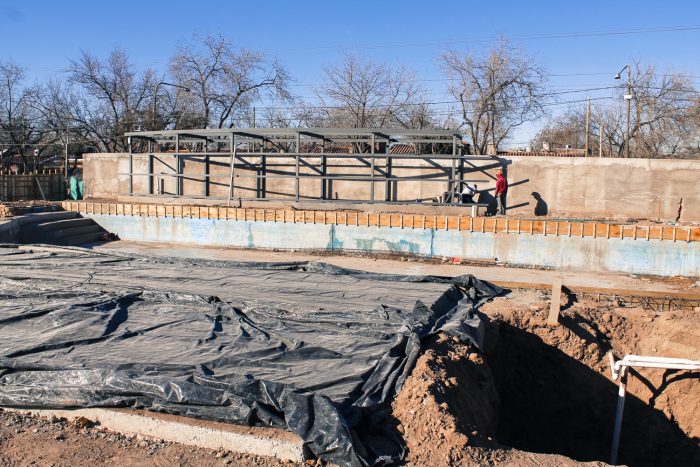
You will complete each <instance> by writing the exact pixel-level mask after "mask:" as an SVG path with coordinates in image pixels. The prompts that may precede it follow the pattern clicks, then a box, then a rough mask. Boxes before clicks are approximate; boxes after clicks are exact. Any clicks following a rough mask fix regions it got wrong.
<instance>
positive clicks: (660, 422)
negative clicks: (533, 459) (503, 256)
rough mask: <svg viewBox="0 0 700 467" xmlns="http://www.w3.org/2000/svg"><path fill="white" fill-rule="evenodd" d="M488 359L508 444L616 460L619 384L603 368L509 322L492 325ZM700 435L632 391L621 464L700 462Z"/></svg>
mask: <svg viewBox="0 0 700 467" xmlns="http://www.w3.org/2000/svg"><path fill="white" fill-rule="evenodd" d="M489 334H490V339H491V350H490V352H489V355H488V363H489V365H490V367H491V371H492V374H493V377H494V380H495V384H496V388H497V389H496V390H497V392H498V396H499V400H500V405H499V409H498V423H497V428H496V434H495V436H496V439H497V440H498V442H499V443H500V444H503V445H507V446H512V447H514V448H517V449H520V450H523V451H530V452H537V453H548V454H561V455H564V456H567V457H570V458H572V459H575V460H577V461H603V462H608V461H609V456H610V444H611V438H612V428H613V420H614V415H615V407H616V403H617V389H618V387H617V385H616V384H614V383H612V382H611V381H610V380H608V379H607V378H606V377H605V376H604V375H603V374H601V373H599V372H598V371H596V370H595V369H593V368H591V367H589V366H587V365H586V364H584V363H582V362H581V361H579V360H577V359H575V358H572V357H571V356H569V355H568V354H567V353H565V352H563V351H562V350H560V349H559V348H558V347H556V346H553V345H548V344H547V343H545V342H544V341H543V340H542V339H541V338H540V337H539V336H537V335H536V334H534V333H531V332H528V331H527V330H525V329H521V328H520V327H518V326H515V325H513V324H511V323H508V322H505V321H495V322H492V323H491V324H490V331H489ZM699 459H700V448H699V446H698V440H697V439H694V438H691V437H689V436H687V435H686V434H685V433H684V432H683V431H682V430H681V429H680V428H679V426H678V425H677V424H676V423H674V422H673V421H671V420H669V419H668V418H667V417H665V416H664V414H663V412H662V411H661V410H658V409H655V408H653V407H650V405H649V404H648V403H647V402H645V401H642V400H640V399H639V398H637V397H635V396H633V395H632V394H630V393H628V395H627V401H626V404H625V413H624V419H623V427H622V439H621V449H620V454H619V458H618V463H620V464H626V465H629V466H633V467H634V466H659V465H668V466H678V465H698V460H699Z"/></svg>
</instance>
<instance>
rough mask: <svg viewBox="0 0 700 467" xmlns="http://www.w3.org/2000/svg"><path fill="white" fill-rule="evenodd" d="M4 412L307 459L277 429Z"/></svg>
mask: <svg viewBox="0 0 700 467" xmlns="http://www.w3.org/2000/svg"><path fill="white" fill-rule="evenodd" d="M4 409H5V410H9V411H11V410H17V411H22V412H24V411H29V412H30V413H32V414H35V415H39V416H43V417H51V416H52V415H53V416H56V417H58V418H61V417H62V418H66V419H68V420H72V419H75V418H78V417H85V418H87V419H88V420H91V421H94V422H97V423H99V425H100V426H101V427H102V428H105V429H107V430H111V431H115V432H119V433H124V434H128V435H141V436H146V437H149V438H154V439H162V440H165V441H171V442H175V443H180V444H186V445H189V446H197V447H201V448H206V449H214V450H218V449H226V450H228V451H233V452H239V453H245V454H253V455H258V456H272V457H276V458H278V459H281V460H285V461H292V462H304V460H305V458H306V456H305V450H304V443H303V441H302V439H301V438H299V437H298V436H296V435H295V434H293V433H291V432H288V431H285V430H281V429H278V428H267V427H266V428H258V427H243V426H238V425H230V424H227V423H219V422H209V421H204V420H195V419H191V418H187V417H181V416H175V415H168V414H159V413H152V412H145V411H134V410H129V409H99V408H90V409H71V410H43V409H26V410H25V409H22V410H20V409H12V408H6V407H5V408H4Z"/></svg>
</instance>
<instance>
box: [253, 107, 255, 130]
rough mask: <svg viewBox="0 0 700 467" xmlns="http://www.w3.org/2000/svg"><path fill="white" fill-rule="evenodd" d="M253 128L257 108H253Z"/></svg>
mask: <svg viewBox="0 0 700 467" xmlns="http://www.w3.org/2000/svg"><path fill="white" fill-rule="evenodd" d="M253 128H255V107H253Z"/></svg>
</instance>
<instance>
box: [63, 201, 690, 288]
mask: <svg viewBox="0 0 700 467" xmlns="http://www.w3.org/2000/svg"><path fill="white" fill-rule="evenodd" d="M64 207H65V208H66V209H70V210H75V211H78V212H81V213H83V214H84V215H86V216H89V217H92V218H94V219H95V221H97V222H98V223H99V224H100V225H102V226H103V227H104V228H105V229H107V230H109V231H111V232H114V233H116V234H118V235H119V237H120V238H122V239H124V240H135V241H147V242H169V243H182V244H195V245H211V246H229V247H242V248H277V249H313V250H329V251H343V250H347V251H365V252H370V251H372V252H387V253H404V254H413V255H420V256H427V257H434V256H438V257H442V256H448V257H459V258H465V259H482V260H494V259H496V260H497V261H498V262H501V263H504V264H509V265H517V266H527V267H533V266H535V267H545V268H554V269H569V270H579V271H591V272H625V273H634V274H650V275H659V276H678V275H681V276H690V277H697V276H700V228H698V227H695V228H689V227H669V226H642V225H622V224H602V223H583V222H556V221H539V220H517V219H506V218H500V219H499V218H495V219H494V218H483V217H477V218H470V217H461V216H425V215H401V214H386V215H382V214H371V213H358V212H337V211H288V210H273V209H240V208H219V207H198V206H162V205H133V204H116V203H90V202H65V203H64Z"/></svg>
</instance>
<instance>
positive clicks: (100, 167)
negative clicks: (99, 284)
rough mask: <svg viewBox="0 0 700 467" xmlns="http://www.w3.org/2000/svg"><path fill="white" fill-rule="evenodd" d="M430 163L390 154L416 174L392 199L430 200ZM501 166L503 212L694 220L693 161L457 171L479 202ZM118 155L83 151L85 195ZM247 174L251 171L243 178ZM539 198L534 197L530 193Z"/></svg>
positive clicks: (281, 185)
mask: <svg viewBox="0 0 700 467" xmlns="http://www.w3.org/2000/svg"><path fill="white" fill-rule="evenodd" d="M245 158H246V160H248V161H249V162H250V163H251V164H257V163H258V162H259V156H254V155H249V156H246V157H245ZM368 160H369V158H366V159H365V160H364V161H357V160H355V159H333V158H330V157H329V158H328V165H329V167H328V174H335V175H339V176H345V177H347V176H350V175H367V174H368ZM307 162H308V163H309V164H314V163H315V164H319V160H318V159H313V158H308V160H307ZM442 164H444V166H443V167H436V166H435V164H434V163H433V164H431V163H429V162H426V161H421V160H401V161H399V160H397V161H395V163H394V167H393V171H392V173H393V174H394V175H396V176H420V177H423V181H402V182H399V184H398V189H397V190H396V193H395V199H396V200H397V201H415V200H430V199H432V198H435V197H437V196H439V195H441V194H442V193H443V192H444V190H445V189H446V183H445V182H430V181H428V180H430V179H431V178H434V177H438V176H441V174H442V173H444V171H445V170H449V167H448V165H449V164H450V161H442ZM376 166H377V168H378V169H379V170H383V169H384V161H383V159H382V158H381V157H380V156H377V158H376ZM500 166H503V167H505V168H506V173H507V176H508V180H509V183H510V190H509V192H508V199H507V204H508V208H509V214H512V215H521V216H524V217H531V216H534V215H538V216H542V217H550V218H551V217H574V218H578V217H580V218H620V219H628V218H633V219H657V218H658V219H660V220H663V221H675V220H679V221H683V222H692V221H700V188H698V180H700V161H696V160H663V159H658V160H654V159H598V158H581V157H572V158H555V157H528V156H509V157H499V158H496V157H494V158H493V159H492V160H486V161H477V162H476V163H474V164H473V165H471V164H469V163H468V164H466V167H467V173H465V175H464V178H465V179H469V180H478V182H477V184H478V188H479V190H482V196H481V201H485V202H489V201H492V200H493V188H494V185H495V181H494V171H495V169H496V168H498V167H500ZM147 167H148V163H147V157H146V156H145V155H136V156H134V172H140V173H146V172H147ZM174 168H175V158H174V156H171V155H160V156H157V157H156V159H155V161H154V172H155V173H158V174H162V176H160V177H158V180H157V181H155V182H154V189H155V190H156V192H159V193H161V194H164V195H174V194H175V193H176V185H175V178H174V177H170V176H168V174H170V173H172V172H174ZM209 171H210V174H211V175H212V176H211V178H210V182H211V183H210V187H209V194H210V196H219V197H226V196H227V194H228V179H229V175H230V173H229V168H228V159H227V158H212V159H211V160H210V167H209ZM127 172H128V155H126V154H86V155H85V160H84V179H85V184H86V194H87V197H92V198H112V199H114V198H117V197H118V196H120V195H125V194H127V193H128V190H129V185H128V176H126V175H118V174H120V173H121V174H125V173H127ZM300 172H301V173H308V174H312V173H315V171H314V168H313V167H308V166H304V165H303V164H302V167H301V169H300ZM184 173H185V174H186V175H189V176H190V177H189V178H187V177H186V178H185V179H184V181H183V194H184V195H185V196H188V197H201V196H203V194H204V184H203V183H202V182H201V181H197V180H194V178H201V177H202V175H203V174H204V164H203V163H202V161H201V160H200V159H197V158H190V159H188V158H185V160H184ZM256 173H257V172H256V170H254V169H241V168H238V167H237V168H236V179H235V182H234V185H235V189H234V197H238V196H242V197H252V196H255V193H256V183H257V180H256V178H255V177H254V176H255V175H256ZM293 173H294V162H293V159H289V160H285V159H275V160H274V162H269V164H268V174H271V175H272V177H274V176H275V175H281V174H293ZM251 176H253V177H251ZM272 177H271V178H269V179H268V181H267V186H266V191H267V193H268V196H270V197H289V198H290V202H291V201H293V197H294V180H291V179H280V178H272ZM133 184H134V193H136V194H139V193H141V194H143V193H147V190H148V179H147V177H139V176H135V177H134V182H133ZM385 186H386V184H385V183H384V182H378V183H376V184H375V199H376V200H383V199H384V197H385ZM369 191H370V189H369V185H368V184H367V183H363V182H356V181H352V180H342V179H336V180H333V181H332V182H331V183H330V186H329V190H328V192H329V193H328V194H329V197H333V198H334V199H335V198H337V199H340V200H343V199H346V200H352V199H369V197H370V195H369ZM320 193H321V183H320V181H319V180H302V182H301V184H300V195H301V197H302V198H317V197H318V196H319V195H320ZM535 196H537V197H539V200H538V199H537V198H536V197H535Z"/></svg>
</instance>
